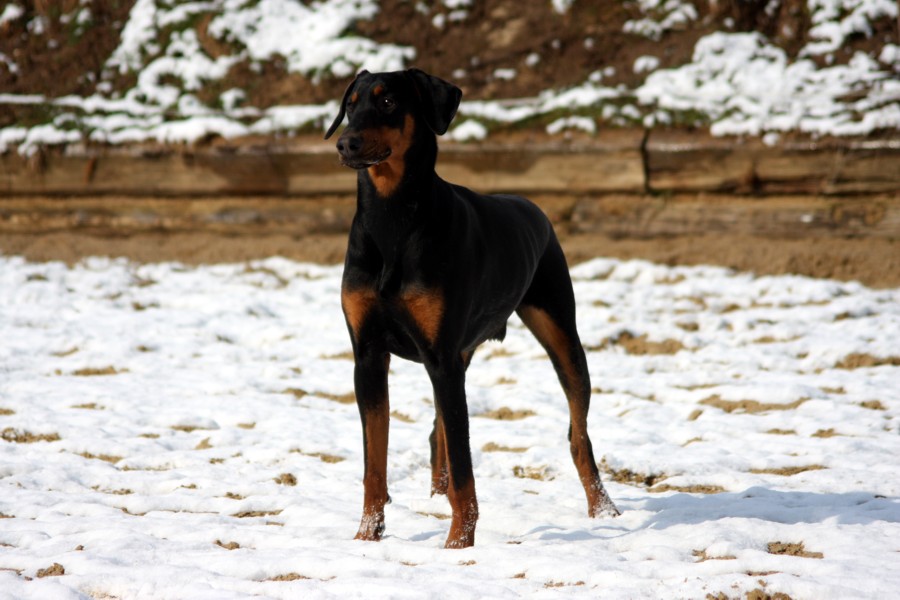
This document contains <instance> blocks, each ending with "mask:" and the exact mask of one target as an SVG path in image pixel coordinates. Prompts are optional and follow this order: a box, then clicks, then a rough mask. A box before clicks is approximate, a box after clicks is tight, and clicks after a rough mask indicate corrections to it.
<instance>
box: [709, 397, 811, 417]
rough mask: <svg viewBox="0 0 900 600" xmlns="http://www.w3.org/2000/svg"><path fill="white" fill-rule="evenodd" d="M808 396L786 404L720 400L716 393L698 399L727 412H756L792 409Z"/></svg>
mask: <svg viewBox="0 0 900 600" xmlns="http://www.w3.org/2000/svg"><path fill="white" fill-rule="evenodd" d="M808 399H809V398H800V399H799V400H795V401H793V402H789V403H787V404H778V403H769V402H759V401H757V400H722V398H720V397H719V396H718V395H714V396H710V397H709V398H705V399H703V400H701V401H700V404H703V405H704V406H714V407H716V408H719V409H721V410H724V411H725V412H727V413H733V412H737V413H749V414H756V413H761V412H766V411H770V410H793V409H795V408H797V407H798V406H800V405H801V404H803V403H804V402H806V401H807V400H808Z"/></svg>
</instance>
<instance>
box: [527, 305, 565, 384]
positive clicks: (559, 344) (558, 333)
mask: <svg viewBox="0 0 900 600" xmlns="http://www.w3.org/2000/svg"><path fill="white" fill-rule="evenodd" d="M517 312H518V313H519V317H520V318H521V319H522V322H523V323H525V326H526V327H528V329H529V330H530V331H531V333H533V334H534V337H536V338H537V340H538V341H539V342H540V343H541V345H542V346H543V347H544V349H545V350H547V352H548V353H550V355H551V356H555V358H556V360H557V361H559V364H560V365H561V366H562V369H563V371H564V372H565V375H566V379H567V381H568V382H569V385H570V386H573V387H572V390H573V391H574V389H575V388H574V386H575V385H577V384H580V383H581V377H580V376H579V374H578V371H577V370H576V369H575V365H574V364H573V363H572V356H571V350H570V345H571V341H570V340H569V336H567V335H566V334H565V332H564V331H563V330H562V329H560V328H559V326H558V325H557V324H556V323H555V322H554V321H553V319H551V318H550V315H548V314H547V313H546V312H545V311H543V310H541V309H540V308H536V307H534V306H521V307H519V309H518V311H517ZM566 393H567V394H568V393H570V391H569V390H566Z"/></svg>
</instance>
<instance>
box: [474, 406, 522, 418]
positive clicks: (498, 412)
mask: <svg viewBox="0 0 900 600" xmlns="http://www.w3.org/2000/svg"><path fill="white" fill-rule="evenodd" d="M536 414H537V413H536V412H534V411H533V410H528V409H523V410H513V409H511V408H509V407H506V406H501V407H500V408H498V409H495V410H491V411H488V412H485V413H481V414H480V415H475V416H476V417H483V418H485V419H496V420H497V421H518V420H520V419H527V418H528V417H533V416H534V415H536Z"/></svg>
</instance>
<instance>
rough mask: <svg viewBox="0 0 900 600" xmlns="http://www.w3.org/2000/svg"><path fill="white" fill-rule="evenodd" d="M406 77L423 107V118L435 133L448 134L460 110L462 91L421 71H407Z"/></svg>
mask: <svg viewBox="0 0 900 600" xmlns="http://www.w3.org/2000/svg"><path fill="white" fill-rule="evenodd" d="M406 76H407V77H408V78H409V80H410V81H411V82H412V84H413V88H414V89H415V90H416V94H417V95H418V96H419V100H420V101H421V105H422V116H424V117H425V122H426V123H428V126H429V127H430V128H431V130H432V131H433V132H435V133H436V134H438V135H444V134H445V133H447V128H448V127H450V121H452V120H453V117H454V116H455V115H456V109H457V108H459V100H460V99H461V98H462V90H461V89H459V88H458V87H456V86H455V85H453V84H452V83H450V82H448V81H444V80H443V79H441V78H439V77H435V76H434V75H429V74H428V73H426V72H425V71H422V70H419V69H407V70H406Z"/></svg>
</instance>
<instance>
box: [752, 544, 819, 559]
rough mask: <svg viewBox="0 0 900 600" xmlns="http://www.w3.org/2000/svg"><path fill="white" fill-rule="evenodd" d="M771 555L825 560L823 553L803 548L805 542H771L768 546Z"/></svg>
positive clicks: (767, 549)
mask: <svg viewBox="0 0 900 600" xmlns="http://www.w3.org/2000/svg"><path fill="white" fill-rule="evenodd" d="M766 551H767V552H768V553H769V554H778V555H779V556H799V557H801V558H824V557H825V555H824V554H822V553H821V552H808V551H807V550H806V548H805V547H804V546H803V542H799V543H791V542H769V544H768V545H767V546H766Z"/></svg>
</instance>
